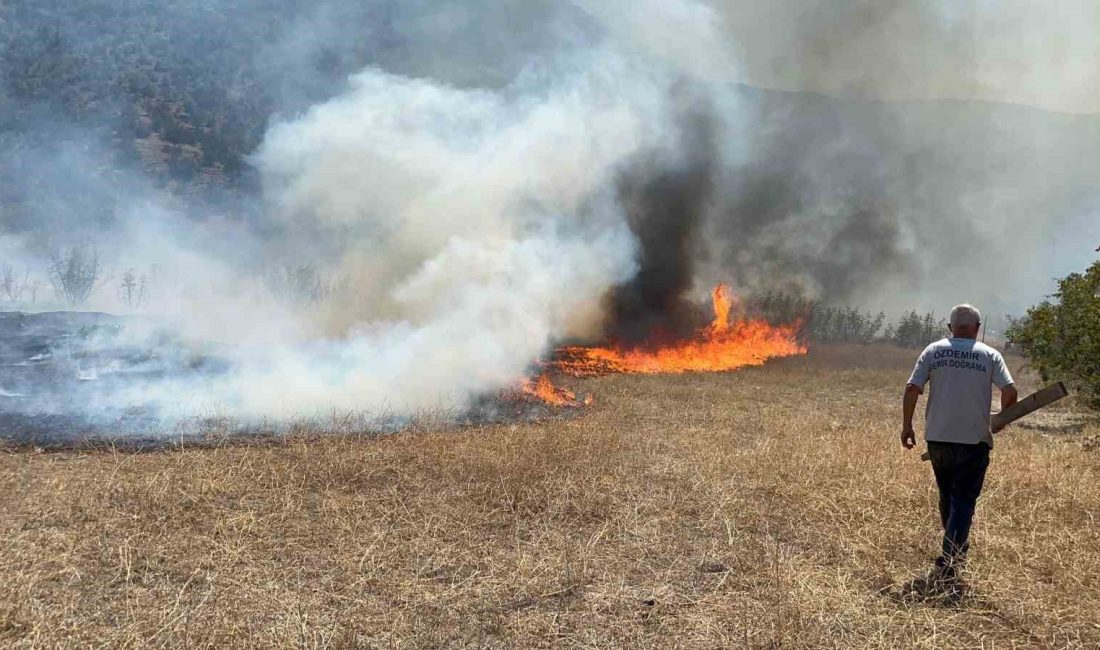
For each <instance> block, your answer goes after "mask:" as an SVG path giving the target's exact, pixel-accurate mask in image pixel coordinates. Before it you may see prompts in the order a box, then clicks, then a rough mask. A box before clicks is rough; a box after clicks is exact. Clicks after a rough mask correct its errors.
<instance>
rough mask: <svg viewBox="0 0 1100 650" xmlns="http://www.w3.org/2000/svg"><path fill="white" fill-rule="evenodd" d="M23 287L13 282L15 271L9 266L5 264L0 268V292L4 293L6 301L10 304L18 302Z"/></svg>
mask: <svg viewBox="0 0 1100 650" xmlns="http://www.w3.org/2000/svg"><path fill="white" fill-rule="evenodd" d="M23 286H25V281H24V285H20V284H19V283H18V282H17V281H16V280H15V269H14V268H13V267H12V265H11V264H5V265H4V266H2V267H0V291H3V292H4V295H5V296H7V298H8V300H9V301H11V302H18V301H19V298H21V297H22V293H23Z"/></svg>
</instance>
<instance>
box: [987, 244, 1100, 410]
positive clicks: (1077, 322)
mask: <svg viewBox="0 0 1100 650" xmlns="http://www.w3.org/2000/svg"><path fill="white" fill-rule="evenodd" d="M1051 298H1052V299H1053V300H1045V301H1043V302H1042V303H1040V304H1038V305H1036V306H1035V307H1032V308H1031V309H1029V310H1027V314H1026V315H1024V317H1023V318H1020V319H1018V320H1014V321H1013V322H1012V325H1011V326H1010V327H1009V328H1008V331H1007V332H1006V335H1007V337H1008V340H1009V341H1010V342H1011V343H1012V344H1013V345H1017V346H1019V348H1020V350H1021V351H1022V352H1023V353H1024V355H1026V356H1027V357H1028V359H1029V361H1030V362H1031V364H1032V366H1033V367H1034V368H1035V369H1036V370H1037V371H1038V372H1039V374H1040V375H1041V376H1042V378H1043V380H1044V381H1050V380H1052V379H1064V380H1066V381H1068V382H1069V383H1071V384H1073V385H1074V387H1075V388H1077V389H1078V391H1079V392H1080V395H1081V396H1082V397H1083V398H1084V400H1085V402H1087V403H1088V404H1090V405H1091V406H1093V407H1094V408H1100V262H1096V263H1094V264H1093V265H1092V266H1091V267H1089V269H1088V270H1087V271H1085V272H1084V273H1071V274H1070V275H1068V276H1066V277H1065V278H1062V279H1061V280H1059V281H1058V291H1057V292H1056V293H1055V294H1054V295H1053V296H1052V297H1051Z"/></svg>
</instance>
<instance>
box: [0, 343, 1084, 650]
mask: <svg viewBox="0 0 1100 650" xmlns="http://www.w3.org/2000/svg"><path fill="white" fill-rule="evenodd" d="M911 356H912V353H911V352H908V351H895V350H892V349H888V348H879V347H872V348H860V347H851V348H831V349H821V350H815V351H812V352H811V353H810V354H809V355H808V356H805V357H792V358H788V359H782V360H778V361H776V362H773V363H770V364H768V365H766V366H764V367H760V368H748V369H745V370H742V371H740V372H736V373H727V374H685V375H675V376H649V375H615V376H605V377H598V378H592V379H586V380H581V381H579V382H574V385H573V386H572V388H575V389H576V390H577V391H578V392H579V393H581V394H583V393H592V394H595V395H596V397H597V399H596V401H595V403H594V404H593V405H592V406H590V407H588V408H587V410H586V411H585V412H584V413H583V415H582V416H581V417H574V418H564V419H557V420H552V421H545V422H528V423H521V424H511V425H508V424H505V425H492V426H477V427H470V428H466V429H460V430H457V431H456V430H450V431H438V430H410V431H407V432H405V433H402V434H398V435H394V436H389V437H384V438H374V437H369V436H364V437H363V438H357V437H355V436H348V435H345V436H340V437H334V438H324V437H312V438H311V437H308V436H303V437H299V438H290V439H288V440H287V441H286V442H285V443H282V444H269V445H260V446H223V447H218V448H213V449H194V450H191V449H184V450H181V451H175V452H171V453H151V454H126V453H110V452H102V451H100V452H95V453H75V452H71V453H55V454H34V453H27V452H20V453H9V454H5V455H2V456H0V492H2V493H3V494H4V495H5V498H4V499H3V500H2V501H0V536H2V537H3V543H2V545H0V584H3V585H4V589H3V590H0V644H3V645H16V646H18V645H23V646H55V645H60V646H87V645H105V646H109V647H125V646H130V647H139V646H140V647H148V646H156V645H162V646H168V647H183V646H210V647H225V646H230V645H235V646H243V645H252V646H255V645H262V646H279V647H285V646H308V647H347V646H360V647H373V646H391V645H397V646H407V647H441V646H442V647H448V646H450V647H455V646H475V647H485V646H515V647H532V646H534V647H545V646H552V645H564V646H591V647H741V646H750V647H762V646H767V647H777V646H779V645H782V646H784V647H821V646H841V647H852V646H863V647H867V646H870V647H875V646H877V647H899V646H906V647H914V646H915V647H950V646H967V647H977V646H982V645H986V646H992V645H997V646H1009V645H1012V644H1016V645H1021V646H1054V647H1064V646H1092V647H1095V646H1096V645H1097V644H1100V613H1098V612H1100V528H1098V527H1097V525H1096V522H1095V517H1096V516H1097V513H1098V511H1100V486H1098V483H1097V474H1098V471H1100V451H1097V450H1095V449H1094V448H1092V447H1088V446H1087V445H1083V444H1082V442H1081V441H1082V440H1085V439H1088V436H1095V434H1096V433H1097V432H1098V430H1100V428H1098V426H1097V425H1096V424H1095V422H1089V423H1086V424H1084V425H1083V428H1080V427H1078V428H1075V429H1073V430H1072V431H1073V432H1072V433H1063V432H1061V431H1060V430H1059V429H1058V428H1057V426H1055V425H1056V424H1057V422H1058V421H1061V420H1059V418H1062V419H1065V418H1064V414H1065V413H1067V412H1069V411H1067V410H1066V409H1067V408H1068V407H1063V406H1059V407H1056V409H1057V410H1055V411H1053V412H1052V413H1051V415H1049V416H1046V415H1045V414H1044V416H1045V417H1049V418H1052V419H1051V423H1053V424H1051V425H1050V426H1048V427H1046V428H1042V429H1039V428H1029V429H1025V428H1016V429H1015V430H1012V431H1011V433H1009V434H1006V435H1005V437H1003V438H1002V439H1001V440H1000V441H999V443H998V447H997V450H996V451H995V452H994V460H993V464H992V466H991V468H990V473H989V478H988V483H987V489H986V493H985V496H984V497H983V500H982V502H981V504H980V506H979V511H978V519H977V525H976V528H975V531H974V535H975V537H974V544H975V549H974V554H973V561H972V564H971V567H970V575H969V576H968V580H969V581H970V583H971V584H972V586H973V589H972V592H971V594H970V595H969V596H968V598H967V600H966V601H965V602H964V603H963V604H962V605H961V606H960V607H957V608H944V607H940V606H936V605H934V604H906V603H903V602H900V601H899V599H897V598H896V596H895V594H896V591H897V587H898V586H899V585H900V584H901V583H902V582H903V581H905V580H907V579H909V578H910V577H912V576H913V575H915V574H917V573H918V572H921V571H923V570H924V569H925V568H926V567H927V565H928V563H929V561H930V559H931V554H932V551H933V550H934V548H935V545H936V541H937V540H936V531H935V528H936V522H935V514H934V500H935V490H934V487H933V484H932V479H931V473H930V470H929V468H928V466H927V465H925V464H922V463H920V462H919V461H918V460H917V454H918V451H916V450H915V451H913V452H910V453H905V452H902V451H901V450H900V448H899V446H898V445H897V442H896V429H897V417H898V414H897V411H898V408H899V407H898V398H899V392H900V391H899V387H900V385H901V383H902V382H904V380H905V376H906V373H907V371H908V369H909V365H910V363H911V358H910V357H911ZM1014 370H1015V367H1014ZM1074 421H1075V422H1077V423H1078V425H1079V424H1080V422H1079V420H1074ZM1075 426H1077V425H1075ZM1051 427H1054V428H1051ZM1090 449H1091V451H1090Z"/></svg>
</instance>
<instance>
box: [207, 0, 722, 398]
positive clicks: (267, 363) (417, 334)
mask: <svg viewBox="0 0 1100 650" xmlns="http://www.w3.org/2000/svg"><path fill="white" fill-rule="evenodd" d="M662 6H664V7H671V8H672V9H673V10H674V13H675V14H676V15H678V16H679V18H678V20H677V23H678V24H680V25H681V26H682V27H686V28H688V29H689V30H691V31H690V32H689V33H685V34H683V35H682V38H683V39H684V41H685V43H692V47H696V48H700V49H699V50H698V51H699V52H702V51H703V50H704V49H705V48H706V47H707V43H708V42H709V43H712V44H713V43H716V42H717V41H716V35H715V34H714V33H710V32H709V31H708V30H710V29H711V27H712V24H711V23H710V22H708V21H707V20H706V17H707V16H709V13H708V12H706V11H705V10H704V9H702V8H701V7H700V6H697V5H695V4H693V3H672V4H671V5H668V4H666V5H662ZM656 7H657V5H656V4H655V5H654V8H656ZM628 9H629V8H628V7H626V6H625V5H624V6H622V7H621V8H619V9H617V10H616V11H614V12H610V13H609V10H608V8H607V7H603V9H602V10H601V12H600V13H602V14H604V15H603V16H602V18H603V19H604V20H605V21H606V22H607V23H608V24H616V21H615V20H614V18H615V17H616V16H617V15H625V14H626V13H629V11H628ZM685 17H686V18H685ZM630 33H636V32H634V31H631V32H630ZM616 35H617V32H616V30H609V31H608V33H607V40H606V41H605V42H604V43H603V44H602V45H600V46H598V47H594V48H591V49H585V50H583V51H567V52H562V53H561V54H560V55H559V56H558V57H557V58H556V59H555V60H552V61H548V62H547V61H543V62H540V63H539V64H538V65H532V66H530V67H528V68H527V69H526V70H525V71H524V72H523V73H522V74H520V75H519V77H518V78H517V79H516V80H515V81H514V82H513V83H511V84H509V85H507V86H506V87H503V88H501V89H498V90H476V89H475V90H470V89H460V88H455V87H451V86H448V85H447V84H444V83H440V82H438V81H434V80H430V79H415V78H409V77H404V76H400V75H395V74H390V73H387V72H385V71H382V70H379V69H368V70H365V71H363V72H361V73H360V74H358V75H356V76H355V77H354V78H353V79H351V81H350V88H349V90H348V91H347V92H346V93H344V94H343V95H341V96H340V97H337V98H335V99H332V100H331V101H328V102H325V103H323V104H321V105H318V106H315V107H313V108H311V109H310V110H309V111H308V112H307V113H305V114H304V115H303V116H301V117H300V118H298V119H295V120H292V121H287V122H282V123H279V124H276V125H274V126H273V127H272V128H271V130H270V132H269V133H268V136H267V138H266V139H265V142H264V144H263V146H262V147H261V148H260V150H259V151H258V152H257V154H256V155H255V164H256V166H257V167H258V169H259V170H260V171H261V173H262V177H263V181H264V188H265V197H266V200H267V205H268V206H269V209H270V210H271V211H272V212H273V213H274V215H275V216H276V218H277V219H278V220H279V221H280V223H281V224H282V226H283V229H284V231H285V233H287V235H286V236H287V237H289V238H290V239H291V240H294V239H296V238H299V237H300V236H301V232H303V231H304V230H302V229H308V231H309V232H313V233H317V234H318V235H319V236H320V237H321V238H330V237H331V238H335V239H339V240H340V242H341V243H340V245H339V246H338V247H337V248H336V250H335V252H333V251H331V250H330V251H329V253H328V255H329V257H328V259H325V260H318V261H319V262H320V263H322V264H323V265H324V267H325V268H326V270H327V271H329V272H331V273H334V274H336V275H339V276H340V277H344V278H346V279H347V280H348V285H347V287H346V288H345V290H344V291H342V292H341V293H340V294H339V295H338V296H336V297H335V299H334V300H332V301H330V303H329V304H327V305H325V306H324V308H320V309H318V310H317V311H316V312H313V313H301V314H297V315H295V320H299V321H306V322H307V323H309V326H304V327H297V328H283V329H282V331H284V332H285V331H293V330H297V331H299V332H307V333H314V332H317V331H318V329H319V331H320V332H322V333H323V334H324V335H325V336H324V337H323V338H320V339H318V338H313V337H311V336H295V337H289V338H286V339H284V340H281V341H277V342H271V341H270V340H265V341H264V344H263V345H259V346H257V345H243V346H241V345H238V346H237V347H236V350H235V352H234V356H235V357H236V358H237V361H238V367H237V369H236V371H235V372H234V373H233V374H231V375H230V376H228V377H227V378H225V379H222V380H219V381H217V382H215V383H213V384H212V385H210V386H209V387H208V389H207V390H208V391H209V394H210V395H211V396H212V397H214V399H215V400H217V401H218V402H219V403H222V404H224V405H226V406H227V407H228V409H229V410H230V411H232V412H234V413H238V414H241V415H246V416H261V415H265V416H273V417H293V416H298V415H302V414H309V413H312V412H318V411H324V410H326V409H330V408H337V409H353V410H354V409H365V410H371V409H379V408H388V409H394V410H396V411H398V412H408V411H414V410H419V409H424V408H433V407H438V406H440V405H447V406H453V405H462V404H465V403H467V402H468V400H469V399H470V398H472V397H474V396H476V395H479V394H484V393H486V392H491V391H496V390H500V389H503V388H508V387H511V386H515V385H516V384H517V383H518V381H519V380H520V379H521V378H522V377H523V376H524V374H525V373H527V372H528V371H529V370H530V364H531V363H532V362H533V361H534V360H536V359H537V358H538V357H539V356H540V355H542V354H544V353H545V352H546V351H547V350H548V348H549V346H550V345H551V344H552V343H553V342H555V341H558V340H561V339H563V338H567V337H574V336H584V335H593V334H597V333H598V327H599V325H600V324H601V317H602V310H601V299H602V298H603V297H604V296H605V295H606V294H607V292H608V290H609V289H611V288H612V287H613V286H615V285H616V284H620V283H622V282H625V281H626V280H628V279H629V278H630V277H631V276H632V275H633V273H634V272H635V270H636V264H635V261H634V253H635V241H634V238H633V235H632V234H631V232H630V230H629V228H628V227H627V222H626V219H625V216H624V213H623V210H622V208H621V206H620V205H619V203H618V200H617V193H616V182H617V179H618V178H619V175H620V173H621V172H622V171H623V169H624V166H625V165H626V164H627V163H629V162H630V161H631V160H632V159H633V158H634V157H636V156H638V155H640V154H643V153H645V154H647V155H654V152H656V155H669V156H674V155H676V147H677V146H678V143H677V138H676V137H675V130H674V128H673V116H672V114H671V108H670V106H671V105H674V104H675V102H674V97H673V87H674V85H675V84H676V83H678V82H680V81H681V80H682V78H683V77H684V72H683V70H685V69H690V60H689V61H684V60H683V58H682V57H684V56H689V58H690V51H689V50H688V49H686V48H680V49H678V50H677V51H676V52H668V51H661V50H658V51H657V53H656V56H644V53H645V52H647V51H649V50H648V49H647V47H646V46H647V44H648V43H649V41H648V40H646V39H642V40H641V41H624V42H623V43H622V44H621V45H620V44H619V42H618V41H617V40H616ZM692 36H694V38H692ZM662 152H663V153H662ZM265 329H270V328H265Z"/></svg>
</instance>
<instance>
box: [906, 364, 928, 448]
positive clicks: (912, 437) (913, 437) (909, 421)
mask: <svg viewBox="0 0 1100 650" xmlns="http://www.w3.org/2000/svg"><path fill="white" fill-rule="evenodd" d="M928 349H929V348H925V349H924V351H923V352H921V354H920V356H919V357H917V363H916V365H915V366H913V374H911V375H909V381H908V382H907V383H906V384H905V395H904V396H903V397H902V400H901V445H902V446H903V447H905V448H906V449H912V448H913V447H915V446H916V445H917V434H916V432H914V431H913V413H914V412H915V411H916V410H917V399H918V398H919V397H920V394H921V393H923V392H924V385H925V384H926V383H928V379H929V368H928Z"/></svg>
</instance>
